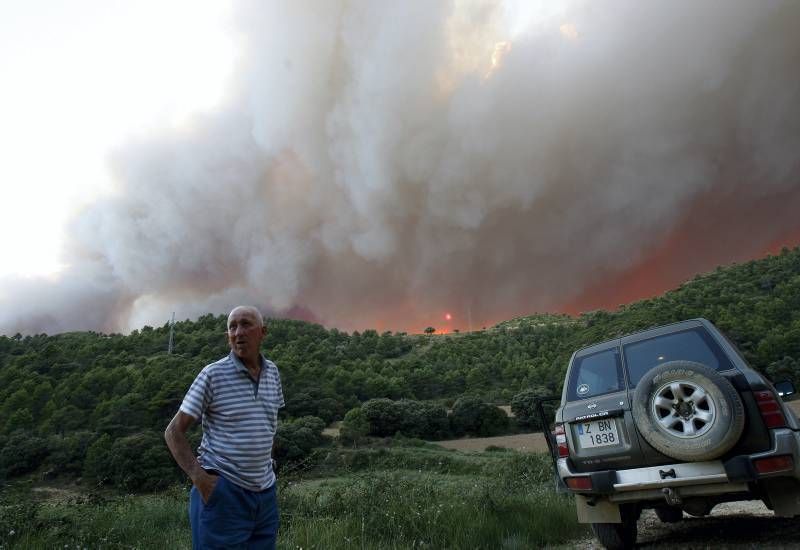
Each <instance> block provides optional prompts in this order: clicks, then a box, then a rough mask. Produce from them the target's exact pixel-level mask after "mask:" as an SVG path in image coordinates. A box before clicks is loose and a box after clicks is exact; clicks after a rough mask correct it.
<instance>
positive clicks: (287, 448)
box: [274, 416, 325, 461]
mask: <svg viewBox="0 0 800 550" xmlns="http://www.w3.org/2000/svg"><path fill="white" fill-rule="evenodd" d="M324 429H325V422H324V421H323V420H322V419H321V418H317V417H316V416H304V417H303V418H298V419H297V420H289V421H285V422H283V423H281V424H279V425H278V433H277V434H275V443H274V445H275V458H276V459H278V460H286V461H294V460H301V459H303V458H305V457H306V456H308V455H309V454H310V453H311V450H312V449H313V448H314V447H318V446H319V445H321V444H322V442H323V441H324V439H323V437H322V430H324Z"/></svg>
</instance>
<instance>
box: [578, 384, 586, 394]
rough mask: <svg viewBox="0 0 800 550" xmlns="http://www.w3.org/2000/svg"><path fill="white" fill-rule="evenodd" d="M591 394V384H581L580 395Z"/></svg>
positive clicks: (579, 387)
mask: <svg viewBox="0 0 800 550" xmlns="http://www.w3.org/2000/svg"><path fill="white" fill-rule="evenodd" d="M587 393H589V384H581V385H580V386H578V395H586V394H587Z"/></svg>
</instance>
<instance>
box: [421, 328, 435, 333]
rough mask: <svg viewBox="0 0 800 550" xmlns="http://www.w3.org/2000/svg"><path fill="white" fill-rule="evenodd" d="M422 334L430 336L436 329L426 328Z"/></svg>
mask: <svg viewBox="0 0 800 550" xmlns="http://www.w3.org/2000/svg"><path fill="white" fill-rule="evenodd" d="M423 332H424V333H425V334H429V335H430V334H433V333H434V332H436V329H435V328H434V327H427V328H425V330H424V331H423Z"/></svg>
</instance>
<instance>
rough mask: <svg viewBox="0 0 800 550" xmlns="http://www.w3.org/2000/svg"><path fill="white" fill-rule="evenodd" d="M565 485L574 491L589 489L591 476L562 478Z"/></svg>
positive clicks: (590, 487) (590, 488)
mask: <svg viewBox="0 0 800 550" xmlns="http://www.w3.org/2000/svg"><path fill="white" fill-rule="evenodd" d="M564 481H565V482H566V484H567V487H569V488H570V489H573V490H575V491H591V490H592V478H590V477H589V476H579V477H568V478H566V479H565V480H564Z"/></svg>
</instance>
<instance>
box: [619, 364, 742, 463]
mask: <svg viewBox="0 0 800 550" xmlns="http://www.w3.org/2000/svg"><path fill="white" fill-rule="evenodd" d="M633 419H634V421H635V422H636V427H637V428H638V429H639V433H641V434H642V437H644V438H645V439H646V440H647V442H648V443H650V445H652V446H653V447H654V448H655V449H657V450H658V451H660V452H662V453H663V454H665V455H667V456H669V457H671V458H674V459H676V460H685V461H701V460H712V459H715V458H717V457H719V456H721V455H723V454H725V453H726V452H728V451H729V450H731V448H733V446H734V445H736V442H737V441H738V440H739V436H741V435H742V430H743V429H744V407H743V406H742V400H741V399H740V398H739V394H738V393H736V389H735V388H734V387H733V385H732V384H731V383H730V382H729V381H728V379H727V378H725V377H724V376H722V375H721V374H719V373H718V372H717V371H715V370H714V369H712V368H709V367H707V366H705V365H702V364H700V363H694V362H692V361H670V362H668V363H663V364H661V365H658V366H657V367H654V368H653V369H651V370H649V371H648V372H647V373H646V374H645V375H644V376H643V377H642V379H641V381H640V382H639V384H638V385H637V386H636V392H635V393H634V397H633Z"/></svg>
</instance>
